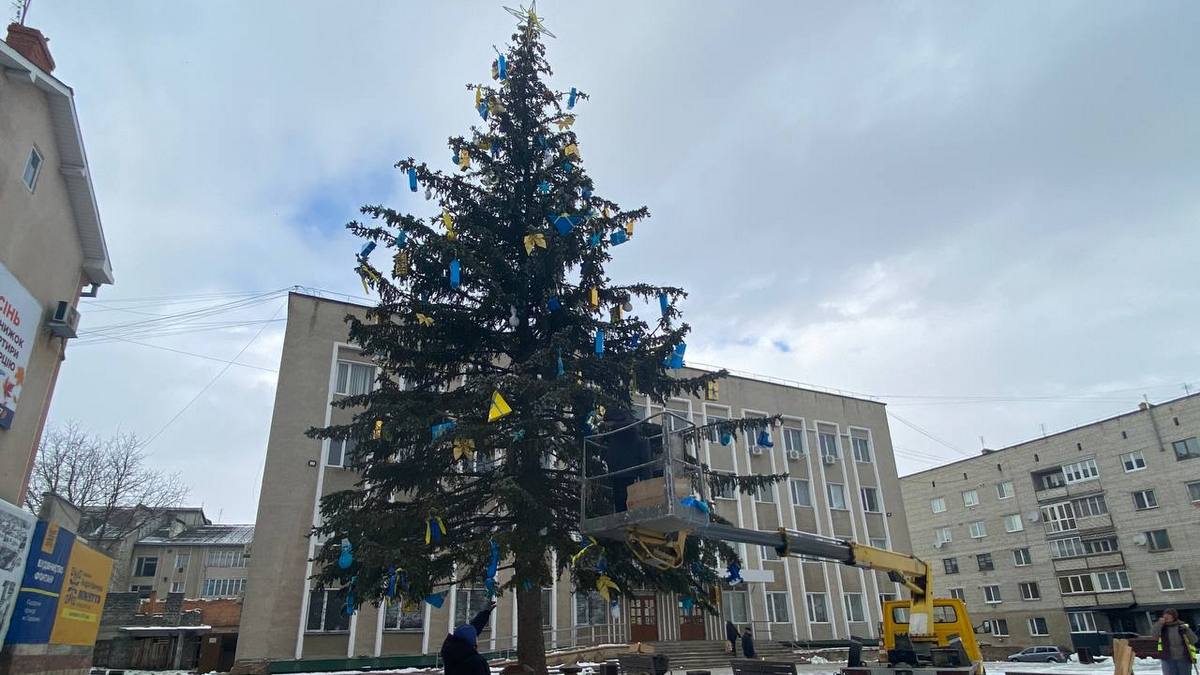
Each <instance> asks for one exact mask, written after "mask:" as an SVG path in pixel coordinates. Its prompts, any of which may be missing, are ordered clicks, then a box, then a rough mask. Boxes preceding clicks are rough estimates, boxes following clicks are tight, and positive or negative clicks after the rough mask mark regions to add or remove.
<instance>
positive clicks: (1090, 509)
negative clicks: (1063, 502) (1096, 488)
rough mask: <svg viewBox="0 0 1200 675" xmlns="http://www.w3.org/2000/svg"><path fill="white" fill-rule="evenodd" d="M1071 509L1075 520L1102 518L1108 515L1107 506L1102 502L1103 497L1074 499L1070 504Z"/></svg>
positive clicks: (1093, 496) (1094, 496)
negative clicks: (1092, 517) (1073, 511)
mask: <svg viewBox="0 0 1200 675" xmlns="http://www.w3.org/2000/svg"><path fill="white" fill-rule="evenodd" d="M1071 507H1072V508H1073V509H1075V517H1076V518H1089V517H1091V516H1102V515H1104V514H1106V513H1108V504H1107V503H1106V502H1105V501H1104V495H1092V496H1091V497H1083V498H1082V499H1076V500H1075V501H1073V502H1071Z"/></svg>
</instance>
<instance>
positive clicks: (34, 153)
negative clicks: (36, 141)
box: [21, 148, 42, 192]
mask: <svg viewBox="0 0 1200 675" xmlns="http://www.w3.org/2000/svg"><path fill="white" fill-rule="evenodd" d="M41 174H42V153H40V152H38V149H37V148H30V149H29V159H27V160H25V173H23V174H22V175H21V182H23V183H25V187H27V188H29V191H30V192H33V191H34V190H36V189H37V181H38V176H40V175H41Z"/></svg>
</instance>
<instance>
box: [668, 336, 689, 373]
mask: <svg viewBox="0 0 1200 675" xmlns="http://www.w3.org/2000/svg"><path fill="white" fill-rule="evenodd" d="M686 351H687V343H686V342H680V343H679V344H677V345H675V352H674V353H673V354H671V364H670V368H671V369H672V370H678V369H680V368H682V367H683V353H684V352H686Z"/></svg>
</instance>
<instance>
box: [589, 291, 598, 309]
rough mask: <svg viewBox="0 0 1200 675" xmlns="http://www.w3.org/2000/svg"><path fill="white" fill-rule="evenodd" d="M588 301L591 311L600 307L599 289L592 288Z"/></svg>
mask: <svg viewBox="0 0 1200 675" xmlns="http://www.w3.org/2000/svg"><path fill="white" fill-rule="evenodd" d="M589 299H590V302H591V304H592V309H598V308H599V307H600V289H598V288H596V287H595V286H592V291H591V293H590V298H589Z"/></svg>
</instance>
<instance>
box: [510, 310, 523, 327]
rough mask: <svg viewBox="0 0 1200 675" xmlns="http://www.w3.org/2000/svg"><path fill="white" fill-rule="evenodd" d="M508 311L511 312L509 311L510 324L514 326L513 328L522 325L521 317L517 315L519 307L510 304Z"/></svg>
mask: <svg viewBox="0 0 1200 675" xmlns="http://www.w3.org/2000/svg"><path fill="white" fill-rule="evenodd" d="M508 312H509V313H508V325H510V326H512V327H513V328H516V327H517V326H520V325H521V317H519V316H517V308H516V307H511V306H510V307H509V308H508Z"/></svg>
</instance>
